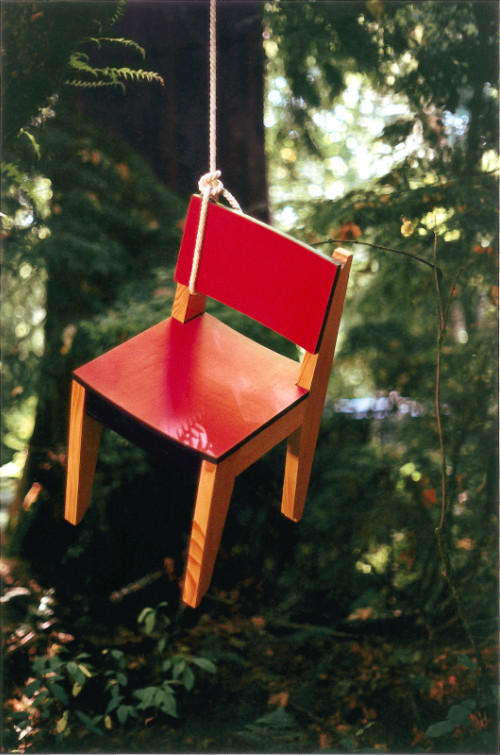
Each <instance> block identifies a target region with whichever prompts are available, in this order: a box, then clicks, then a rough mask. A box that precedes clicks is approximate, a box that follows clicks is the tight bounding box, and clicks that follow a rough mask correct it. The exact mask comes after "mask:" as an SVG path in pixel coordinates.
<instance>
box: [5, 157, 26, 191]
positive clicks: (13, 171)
mask: <svg viewBox="0 0 500 755" xmlns="http://www.w3.org/2000/svg"><path fill="white" fill-rule="evenodd" d="M1 170H2V177H3V178H6V179H8V180H10V181H14V182H15V183H16V184H18V185H19V186H20V185H21V184H23V183H24V182H25V181H26V179H27V175H26V173H21V171H20V170H19V168H18V167H17V165H15V164H14V163H8V162H2V164H1Z"/></svg>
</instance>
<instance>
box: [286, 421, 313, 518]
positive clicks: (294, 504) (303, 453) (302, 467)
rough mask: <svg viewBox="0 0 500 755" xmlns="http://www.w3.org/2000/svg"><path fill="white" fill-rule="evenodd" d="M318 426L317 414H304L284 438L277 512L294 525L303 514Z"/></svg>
mask: <svg viewBox="0 0 500 755" xmlns="http://www.w3.org/2000/svg"><path fill="white" fill-rule="evenodd" d="M311 415H312V416H311ZM320 424H321V411H316V412H307V411H306V414H305V417H304V421H303V424H302V425H301V426H300V427H299V428H297V430H295V432H293V433H292V434H291V435H290V436H289V438H288V445H287V449H286V465H285V479H284V482H283V498H282V500H281V513H282V514H284V515H285V516H286V517H287V518H288V519H291V520H292V521H294V522H298V521H300V519H302V514H303V513H304V506H305V502H306V496H307V489H308V487H309V478H310V477H311V469H312V463H313V458H314V451H315V449H316V441H317V439H318V433H319V427H320Z"/></svg>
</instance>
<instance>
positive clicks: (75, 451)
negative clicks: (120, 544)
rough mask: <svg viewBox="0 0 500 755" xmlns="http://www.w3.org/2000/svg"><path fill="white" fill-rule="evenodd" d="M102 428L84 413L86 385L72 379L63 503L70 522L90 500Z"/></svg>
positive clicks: (83, 509) (79, 515)
mask: <svg viewBox="0 0 500 755" xmlns="http://www.w3.org/2000/svg"><path fill="white" fill-rule="evenodd" d="M101 432H102V425H101V423H100V422H97V420H95V419H93V418H92V417H89V416H88V414H85V388H83V386H81V385H80V384H79V383H77V382H76V380H73V382H72V384H71V403H70V415H69V436H68V468H67V475H66V500H65V504H64V517H65V519H67V520H68V522H70V523H71V524H79V522H81V520H82V518H83V515H84V514H85V512H86V511H87V509H88V507H89V504H90V497H91V495H92V483H93V482H94V473H95V466H96V462H97V452H98V450H99V442H100V440H101Z"/></svg>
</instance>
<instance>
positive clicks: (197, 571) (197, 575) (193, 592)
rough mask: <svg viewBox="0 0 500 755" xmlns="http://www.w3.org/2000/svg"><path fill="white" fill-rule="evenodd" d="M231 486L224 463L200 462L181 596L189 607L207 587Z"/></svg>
mask: <svg viewBox="0 0 500 755" xmlns="http://www.w3.org/2000/svg"><path fill="white" fill-rule="evenodd" d="M233 487H234V472H233V471H232V469H231V468H230V466H229V464H228V463H227V462H226V463H224V462H221V463H220V464H212V463H211V462H209V461H203V462H202V466H201V471H200V477H199V481H198V492H197V495H196V504H195V509H194V516H193V524H192V528H191V539H190V541H189V552H188V558H187V564H186V571H185V575H184V589H183V594H182V599H183V601H184V603H187V604H188V605H189V606H191V607H192V608H196V607H197V606H198V605H199V604H200V601H201V599H202V597H203V596H204V594H205V593H206V591H207V590H208V588H209V586H210V580H211V578H212V573H213V570H214V566H215V559H216V557H217V551H218V550H219V545H220V541H221V537H222V531H223V529H224V523H225V521H226V514H227V510H228V508H229V501H230V499H231V493H232V492H233Z"/></svg>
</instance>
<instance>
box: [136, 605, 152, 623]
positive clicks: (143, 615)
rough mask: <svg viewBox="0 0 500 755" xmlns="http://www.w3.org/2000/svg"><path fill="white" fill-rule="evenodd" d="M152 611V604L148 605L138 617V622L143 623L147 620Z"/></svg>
mask: <svg viewBox="0 0 500 755" xmlns="http://www.w3.org/2000/svg"><path fill="white" fill-rule="evenodd" d="M152 611H153V608H151V606H146V608H143V609H142V611H141V612H140V614H139V616H138V617H137V621H138V623H139V624H142V623H143V622H144V621H145V619H146V616H148V614H150V613H151V612H152Z"/></svg>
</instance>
